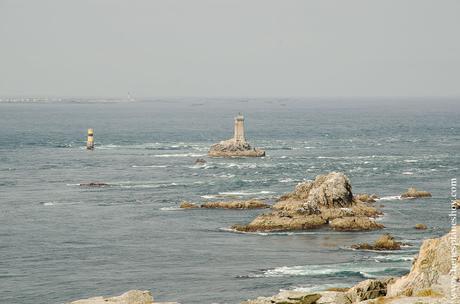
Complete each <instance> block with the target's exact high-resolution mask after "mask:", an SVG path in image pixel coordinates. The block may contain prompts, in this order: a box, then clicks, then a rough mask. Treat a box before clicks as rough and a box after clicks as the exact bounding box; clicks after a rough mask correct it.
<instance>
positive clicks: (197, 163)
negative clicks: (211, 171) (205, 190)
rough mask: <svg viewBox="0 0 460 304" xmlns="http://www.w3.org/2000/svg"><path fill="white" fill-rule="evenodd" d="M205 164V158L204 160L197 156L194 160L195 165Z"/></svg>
mask: <svg viewBox="0 0 460 304" xmlns="http://www.w3.org/2000/svg"><path fill="white" fill-rule="evenodd" d="M204 164H206V160H204V159H203V158H197V159H196V160H195V165H204Z"/></svg>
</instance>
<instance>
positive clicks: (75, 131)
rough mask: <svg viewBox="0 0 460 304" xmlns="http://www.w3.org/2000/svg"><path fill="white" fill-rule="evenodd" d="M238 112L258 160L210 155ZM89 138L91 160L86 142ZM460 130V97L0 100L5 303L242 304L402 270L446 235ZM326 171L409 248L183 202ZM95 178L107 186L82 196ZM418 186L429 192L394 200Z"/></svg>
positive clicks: (260, 193)
mask: <svg viewBox="0 0 460 304" xmlns="http://www.w3.org/2000/svg"><path fill="white" fill-rule="evenodd" d="M240 111H241V112H243V114H244V115H245V118H246V121H245V123H246V135H247V138H248V140H249V142H250V143H251V144H252V145H253V146H256V147H261V148H264V149H265V150H266V152H267V156H266V157H264V158H257V159H256V158H230V159H221V158H216V159H209V158H207V157H206V153H207V150H208V148H209V146H210V145H211V144H212V143H215V142H218V141H220V140H223V139H227V138H230V137H231V136H232V132H233V117H234V116H235V115H236V114H237V113H238V112H240ZM87 128H94V130H95V142H96V149H95V150H94V151H87V150H86V149H85V147H84V145H85V140H86V130H87ZM459 130H460V102H459V100H458V99H423V100H417V99H405V100H397V99H395V100H385V99H381V100H379V99H359V100H353V99H347V100H333V99H328V100H320V99H319V100H315V99H306V100H302V99H280V98H278V99H276V98H273V99H270V98H266V99H231V98H228V99H217V100H213V99H206V98H189V99H187V98H183V99H180V98H177V99H167V100H162V99H155V100H148V101H142V102H119V103H103V102H96V103H90V102H85V101H84V100H83V101H82V100H80V102H61V103H0V210H1V212H0V223H1V224H0V227H1V229H0V257H1V258H0V286H1V288H0V299H2V300H1V302H2V303H9V304H37V303H47V304H49V303H63V302H67V301H70V300H75V299H80V298H86V297H90V296H96V295H117V294H121V293H122V292H124V291H127V290H129V289H148V290H151V291H152V293H153V294H154V297H155V299H156V300H164V301H166V300H167V301H179V302H182V303H192V304H198V303H201V304H202V303H238V302H239V301H241V300H245V299H248V298H254V297H257V296H261V295H271V294H273V293H276V292H277V291H278V290H279V289H293V288H301V289H308V290H315V289H318V288H319V289H323V288H327V287H332V286H333V287H340V286H350V285H352V284H354V283H356V282H358V281H361V280H363V278H372V277H378V276H383V275H400V274H404V273H406V272H407V271H408V269H409V267H410V264H411V258H412V257H413V255H414V254H415V253H416V252H417V251H418V248H419V246H420V244H421V240H422V239H425V238H429V237H434V236H439V235H442V234H444V233H445V232H446V231H447V230H448V228H449V211H450V210H449V209H450V201H449V195H450V179H451V178H453V177H458V170H459V166H460V159H459V153H458V151H459V148H460V147H459V139H460V135H459ZM197 158H205V159H206V160H207V163H206V164H205V165H195V163H194V162H195V160H196V159H197ZM330 171H343V172H345V173H346V174H347V175H348V176H349V177H350V179H351V183H352V185H353V192H354V193H363V192H366V193H376V194H377V195H379V196H380V197H382V199H381V200H380V201H378V202H377V205H380V204H383V205H384V207H383V208H382V209H383V211H384V213H385V215H384V216H383V217H382V218H380V219H379V221H381V222H382V223H383V224H384V225H385V226H386V229H385V230H384V232H390V233H392V234H393V235H394V236H396V237H397V238H398V239H399V240H403V241H404V242H406V243H408V244H409V245H410V246H408V247H405V248H403V250H402V251H399V252H363V251H353V250H350V249H349V246H350V245H352V244H356V243H360V242H364V241H371V240H373V239H375V238H376V236H377V235H380V234H381V233H382V231H377V232H356V233H347V232H332V231H330V230H328V229H320V230H313V231H307V232H290V233H254V234H249V233H248V234H243V233H234V232H231V231H228V229H226V228H228V227H230V226H231V225H232V224H236V223H247V222H249V221H250V220H251V219H252V218H254V217H255V216H256V215H257V214H259V213H260V212H264V211H261V210H245V211H242V210H186V211H183V210H178V208H177V207H178V205H179V203H180V201H182V200H189V201H193V202H200V201H207V200H218V199H230V198H243V199H247V198H252V197H254V198H266V199H270V200H274V199H275V198H276V197H277V196H279V195H281V194H283V193H285V192H288V191H291V190H292V189H293V187H294V186H295V185H296V184H297V183H298V182H300V181H302V180H304V179H313V178H314V177H315V176H316V175H318V174H323V173H328V172H330ZM93 181H98V182H105V183H108V184H109V185H110V186H108V187H103V188H84V187H80V186H79V184H80V183H86V182H93ZM411 186H415V187H417V188H420V189H422V190H427V191H430V192H431V193H432V194H433V197H432V198H428V199H420V200H419V199H416V200H399V199H398V197H397V196H398V195H399V194H401V193H402V192H404V191H405V190H406V189H407V188H408V187H411ZM416 223H424V224H426V225H428V227H429V229H428V230H425V231H419V230H415V229H414V228H413V227H414V225H415V224H416Z"/></svg>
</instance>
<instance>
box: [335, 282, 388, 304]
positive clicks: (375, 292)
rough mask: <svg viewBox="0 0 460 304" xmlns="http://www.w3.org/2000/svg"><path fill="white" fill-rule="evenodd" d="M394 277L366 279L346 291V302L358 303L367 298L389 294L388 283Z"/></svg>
mask: <svg viewBox="0 0 460 304" xmlns="http://www.w3.org/2000/svg"><path fill="white" fill-rule="evenodd" d="M393 280H394V279H392V278H389V279H383V280H365V281H362V282H360V283H358V284H356V285H355V286H353V287H352V288H350V289H349V290H348V291H347V292H345V294H344V296H345V299H346V300H345V303H350V304H351V303H358V302H361V301H365V300H370V299H376V298H379V297H383V296H385V295H386V294H387V285H388V283H389V282H392V281H393Z"/></svg>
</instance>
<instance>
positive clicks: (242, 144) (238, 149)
mask: <svg viewBox="0 0 460 304" xmlns="http://www.w3.org/2000/svg"><path fill="white" fill-rule="evenodd" d="M208 155H209V156H211V157H261V156H265V151H264V150H261V149H256V148H252V147H251V145H250V144H249V143H248V142H247V141H246V138H245V136H244V117H243V115H241V113H240V114H239V115H238V116H237V117H235V132H234V134H233V138H231V139H229V140H224V141H221V142H220V143H217V144H214V145H212V146H211V149H210V150H209V152H208Z"/></svg>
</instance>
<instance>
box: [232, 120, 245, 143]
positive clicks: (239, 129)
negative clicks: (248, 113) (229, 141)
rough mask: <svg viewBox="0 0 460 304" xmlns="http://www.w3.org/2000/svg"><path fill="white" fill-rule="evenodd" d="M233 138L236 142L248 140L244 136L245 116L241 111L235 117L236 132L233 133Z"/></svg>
mask: <svg viewBox="0 0 460 304" xmlns="http://www.w3.org/2000/svg"><path fill="white" fill-rule="evenodd" d="M233 140H234V141H235V143H245V142H246V139H245V138H244V116H243V115H242V114H241V113H239V114H238V116H236V117H235V134H234V135H233Z"/></svg>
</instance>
